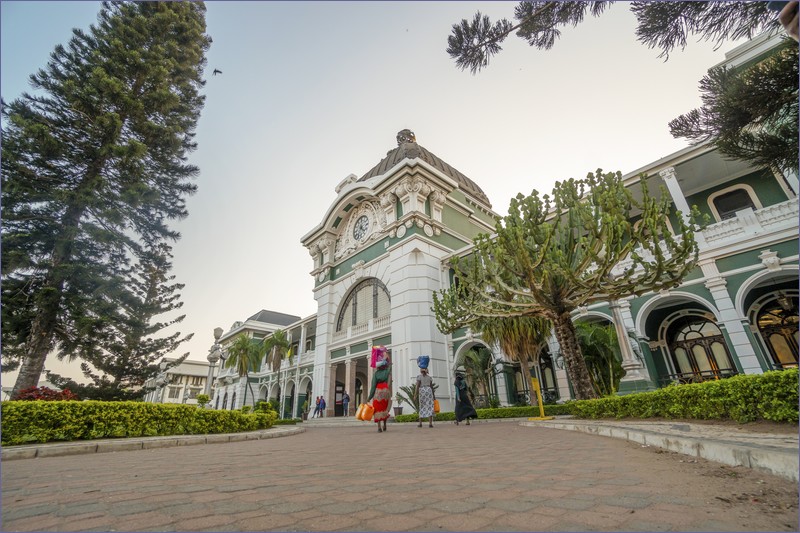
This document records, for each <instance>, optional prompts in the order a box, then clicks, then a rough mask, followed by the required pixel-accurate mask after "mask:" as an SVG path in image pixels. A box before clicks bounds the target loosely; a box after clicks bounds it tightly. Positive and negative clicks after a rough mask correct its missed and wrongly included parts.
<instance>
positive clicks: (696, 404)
mask: <svg viewBox="0 0 800 533" xmlns="http://www.w3.org/2000/svg"><path fill="white" fill-rule="evenodd" d="M477 412H478V418H513V417H537V416H539V408H538V407H501V408H498V409H478V410H477ZM544 414H545V416H557V415H573V416H575V417H576V418H682V419H695V420H735V421H736V422H739V423H745V422H753V421H756V420H769V421H772V422H790V423H797V422H798V369H796V368H791V369H787V370H777V371H772V372H765V373H763V374H745V375H739V376H733V377H731V378H727V379H720V380H717V381H706V382H704V383H692V384H687V385H670V386H668V387H664V388H663V389H658V390H656V391H652V392H641V393H638V394H629V395H627V396H609V397H607V398H600V399H598V400H577V401H570V402H567V403H565V404H561V405H545V406H544ZM434 419H435V420H441V421H447V420H455V415H454V414H453V413H451V412H447V413H439V414H437V415H436V416H435V418H434ZM395 420H396V421H397V422H416V421H417V420H418V417H417V414H416V413H412V414H409V415H400V416H397V417H395Z"/></svg>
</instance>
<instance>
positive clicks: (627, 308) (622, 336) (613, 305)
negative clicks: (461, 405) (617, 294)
mask: <svg viewBox="0 0 800 533" xmlns="http://www.w3.org/2000/svg"><path fill="white" fill-rule="evenodd" d="M608 307H609V309H611V315H612V316H613V318H614V331H615V332H616V333H617V342H618V343H619V349H620V352H621V353H622V368H623V370H625V377H623V378H622V379H621V380H620V383H619V393H620V394H626V393H631V392H639V391H643V390H653V389H655V387H654V386H653V384H652V382H651V381H650V376H649V375H648V374H647V372H646V371H645V368H644V364H643V363H644V362H643V361H640V360H639V358H638V357H636V355H635V354H634V353H633V350H632V348H631V344H630V339H629V338H628V329H632V328H633V317H632V316H631V304H630V302H628V301H627V300H612V301H611V302H610V303H609V306H608ZM626 318H627V320H626Z"/></svg>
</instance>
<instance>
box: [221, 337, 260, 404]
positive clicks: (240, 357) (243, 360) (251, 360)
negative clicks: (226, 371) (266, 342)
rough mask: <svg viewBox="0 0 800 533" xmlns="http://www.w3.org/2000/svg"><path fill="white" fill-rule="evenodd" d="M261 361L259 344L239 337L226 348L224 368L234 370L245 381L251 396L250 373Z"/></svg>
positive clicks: (245, 402)
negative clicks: (226, 354)
mask: <svg viewBox="0 0 800 533" xmlns="http://www.w3.org/2000/svg"><path fill="white" fill-rule="evenodd" d="M260 361H261V354H260V352H259V343H258V341H256V340H255V339H253V338H251V337H248V336H247V335H240V336H239V337H237V339H236V340H235V341H233V344H231V345H230V346H229V347H228V358H227V359H226V360H225V368H235V369H236V373H237V374H239V378H242V377H243V378H245V379H246V380H247V387H249V388H250V395H251V396H253V397H255V396H254V395H253V387H252V385H250V379H249V377H250V372H254V371H255V370H257V369H258V365H259V362H260ZM242 405H247V388H245V389H244V400H243V401H242Z"/></svg>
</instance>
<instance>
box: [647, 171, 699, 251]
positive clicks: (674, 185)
mask: <svg viewBox="0 0 800 533" xmlns="http://www.w3.org/2000/svg"><path fill="white" fill-rule="evenodd" d="M658 175H659V176H661V178H662V179H663V180H664V184H665V185H666V186H667V190H668V191H669V195H670V196H671V197H672V201H673V202H675V207H677V208H678V209H679V210H680V212H681V214H682V216H683V221H684V222H685V223H686V224H689V215H690V214H691V212H692V209H691V207H689V202H687V201H686V196H684V195H683V191H682V190H681V185H680V183H678V176H677V175H676V174H675V167H669V168H665V169H664V170H662V171H661V172H659V173H658ZM694 239H695V241H697V245H698V247H699V248H700V249H701V250H702V249H704V248H705V247H706V239H705V236H703V233H702V232H701V231H698V232H695V234H694Z"/></svg>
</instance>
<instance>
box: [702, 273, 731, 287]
mask: <svg viewBox="0 0 800 533" xmlns="http://www.w3.org/2000/svg"><path fill="white" fill-rule="evenodd" d="M705 285H706V288H707V289H708V290H710V291H713V290H714V289H724V288H725V287H726V286H727V285H728V281H727V280H726V279H725V278H723V277H721V276H720V277H718V278H711V279H709V280H708V281H706V283H705Z"/></svg>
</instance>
